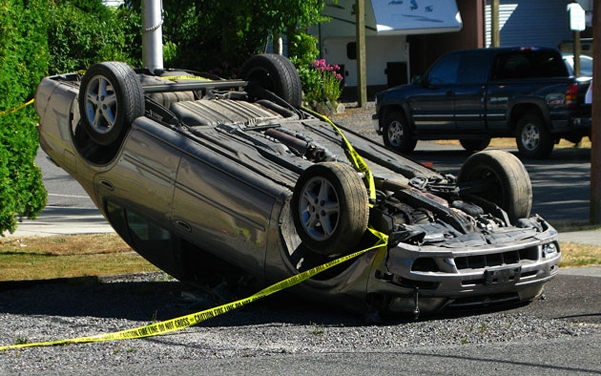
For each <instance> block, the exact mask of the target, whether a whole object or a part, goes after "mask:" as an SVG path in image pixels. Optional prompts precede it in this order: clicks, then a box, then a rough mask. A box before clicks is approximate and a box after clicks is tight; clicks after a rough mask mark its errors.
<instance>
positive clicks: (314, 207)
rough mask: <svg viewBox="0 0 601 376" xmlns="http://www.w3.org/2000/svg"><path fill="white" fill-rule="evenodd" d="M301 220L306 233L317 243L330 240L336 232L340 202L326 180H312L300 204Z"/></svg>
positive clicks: (306, 186)
mask: <svg viewBox="0 0 601 376" xmlns="http://www.w3.org/2000/svg"><path fill="white" fill-rule="evenodd" d="M299 211H300V218H301V221H302V226H303V229H304V230H305V232H306V233H307V234H308V235H309V236H310V237H311V238H313V239H315V240H317V241H324V240H327V239H329V238H330V237H331V236H332V235H333V234H334V231H335V230H336V226H337V225H338V218H339V214H340V201H339V199H338V195H337V193H336V190H335V189H334V186H333V185H332V184H331V183H330V182H329V181H328V180H327V179H325V178H322V177H315V178H312V179H310V180H309V181H308V182H307V184H306V185H305V188H304V190H303V192H302V196H301V199H300V203H299Z"/></svg>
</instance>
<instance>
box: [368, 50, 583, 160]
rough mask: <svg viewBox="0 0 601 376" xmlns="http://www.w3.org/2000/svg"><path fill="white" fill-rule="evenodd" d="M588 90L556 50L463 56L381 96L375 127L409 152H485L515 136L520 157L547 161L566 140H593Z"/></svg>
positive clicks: (441, 63) (453, 55)
mask: <svg viewBox="0 0 601 376" xmlns="http://www.w3.org/2000/svg"><path fill="white" fill-rule="evenodd" d="M589 85H590V78H588V79H578V78H576V77H571V76H570V75H569V73H568V70H567V68H566V65H565V63H564V61H563V58H562V55H561V54H560V52H559V51H558V50H555V49H552V48H535V47H527V48H526V47H511V48H509V47H501V48H487V49H473V50H459V51H454V52H450V53H448V54H445V55H443V56H442V57H440V58H439V59H438V60H437V61H436V62H435V63H434V64H433V65H432V66H431V67H430V68H429V69H428V71H427V72H426V73H425V74H424V75H423V76H422V77H420V78H418V79H416V80H415V81H414V82H413V83H411V84H408V85H402V86H397V87H394V88H390V89H388V90H385V91H382V92H380V93H378V94H377V95H376V114H375V115H374V116H373V120H374V126H375V128H376V131H377V132H378V133H379V134H382V135H383V138H384V143H385V145H387V146H388V147H391V148H393V149H395V150H396V151H398V152H400V153H404V154H408V153H411V152H412V151H413V149H415V146H416V144H417V140H439V139H459V140H460V143H461V145H462V146H463V147H464V148H465V149H466V150H469V151H478V150H483V149H485V148H486V147H487V146H488V145H489V143H490V139H491V137H515V139H516V141H517V146H518V149H519V152H520V155H522V156H523V157H526V158H537V159H542V158H546V157H548V156H549V155H550V154H551V152H552V151H553V146H554V144H556V143H557V142H559V140H560V139H562V138H564V139H567V140H569V141H571V142H574V143H576V142H579V141H580V140H581V138H582V137H584V136H589V137H590V134H591V105H590V104H586V103H585V94H586V90H587V89H588V86H589Z"/></svg>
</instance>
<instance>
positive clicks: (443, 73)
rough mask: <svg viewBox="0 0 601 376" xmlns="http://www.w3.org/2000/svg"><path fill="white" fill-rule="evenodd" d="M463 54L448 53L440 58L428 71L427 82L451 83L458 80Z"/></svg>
mask: <svg viewBox="0 0 601 376" xmlns="http://www.w3.org/2000/svg"><path fill="white" fill-rule="evenodd" d="M460 62H461V56H460V55H458V54H453V55H448V56H444V57H442V58H441V59H440V60H438V61H437V62H436V63H435V64H434V65H433V66H432V69H430V72H429V73H428V77H427V82H428V83H429V84H431V85H449V84H456V83H457V82H458V75H459V65H460Z"/></svg>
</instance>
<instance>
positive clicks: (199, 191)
mask: <svg viewBox="0 0 601 376" xmlns="http://www.w3.org/2000/svg"><path fill="white" fill-rule="evenodd" d="M208 132H211V133H208V134H207V137H209V138H211V139H212V140H213V141H214V142H215V144H219V143H220V142H221V141H224V142H225V143H224V145H227V144H228V142H229V145H228V146H227V147H225V148H214V145H213V146H212V147H208V146H204V145H202V144H195V143H192V142H190V143H189V145H188V146H186V147H185V148H184V149H185V152H184V154H183V156H182V159H181V163H180V166H179V169H178V172H177V183H176V187H175V192H174V198H173V218H172V220H173V222H174V226H175V228H176V233H177V234H178V235H179V236H182V237H184V238H186V239H188V240H189V241H191V242H193V243H194V244H196V245H197V246H198V247H200V248H202V249H204V250H206V251H208V252H210V253H213V254H214V255H216V256H217V257H219V258H221V259H223V260H225V261H227V262H229V263H231V264H233V265H238V266H239V267H243V268H244V269H245V270H249V271H250V270H252V271H253V273H254V274H255V275H257V274H259V273H261V272H262V269H263V263H264V259H265V249H266V247H267V244H268V242H269V231H270V229H271V228H277V226H275V225H273V224H272V220H273V218H272V211H273V208H274V203H275V201H276V195H277V194H278V193H277V188H276V187H275V185H274V184H270V183H269V182H268V181H267V180H266V179H265V178H262V177H261V176H259V175H258V174H257V173H256V172H254V171H252V169H249V168H247V167H245V166H244V164H243V163H241V159H242V158H243V157H244V156H245V155H250V154H252V148H247V146H246V145H244V144H241V143H240V144H236V143H235V142H233V138H232V139H231V140H228V139H229V138H231V137H230V136H228V135H223V134H220V133H219V132H212V131H210V130H209V131H208Z"/></svg>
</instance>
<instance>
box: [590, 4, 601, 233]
mask: <svg viewBox="0 0 601 376" xmlns="http://www.w3.org/2000/svg"><path fill="white" fill-rule="evenodd" d="M600 53H601V0H595V1H594V3H593V56H599V54H600ZM593 78H594V79H593V82H592V84H591V85H593V104H592V106H593V123H592V125H591V128H592V129H591V143H592V146H591V207H590V223H591V224H601V64H599V61H598V59H595V61H594V63H593Z"/></svg>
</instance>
